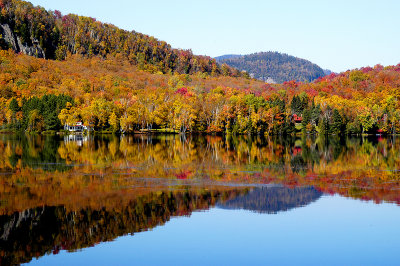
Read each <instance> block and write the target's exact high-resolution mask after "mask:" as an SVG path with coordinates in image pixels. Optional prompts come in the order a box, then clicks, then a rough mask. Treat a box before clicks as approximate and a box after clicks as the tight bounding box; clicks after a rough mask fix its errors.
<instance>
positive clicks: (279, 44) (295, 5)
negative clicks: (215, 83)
mask: <svg viewBox="0 0 400 266" xmlns="http://www.w3.org/2000/svg"><path fill="white" fill-rule="evenodd" d="M30 2H31V3H33V4H34V5H40V6H42V7H44V8H46V9H50V10H59V11H61V12H62V13H63V14H68V13H74V14H78V15H84V16H90V17H94V18H96V19H97V20H99V21H102V22H107V23H111V24H114V25H115V26H118V27H120V28H123V29H126V30H135V31H137V32H141V33H144V34H148V35H151V36H154V37H156V38H157V39H159V40H163V41H166V42H168V43H169V44H171V46H172V47H173V48H181V49H192V51H193V53H195V54H200V55H209V56H212V57H215V56H219V55H224V54H250V53H255V52H261V51H278V52H282V53H287V54H290V55H294V56H296V57H300V58H304V59H307V60H310V61H311V62H313V63H316V64H318V65H319V66H320V67H322V68H324V69H330V70H332V71H335V72H341V71H346V70H348V69H354V68H359V67H363V66H374V65H376V64H382V65H395V64H398V63H400V15H399V11H400V1H398V0H379V1H378V0H373V1H372V0H363V1H358V0H337V1H324V0H315V1H314V0H302V1H300V0H279V1H278V0H275V1H269V0H264V1H257V0H247V1H243V0H202V1H188V0H170V1H167V0H153V1H145V0H140V1H136V0H113V1H110V0H107V1H106V0H68V1H55V0H31V1H30Z"/></svg>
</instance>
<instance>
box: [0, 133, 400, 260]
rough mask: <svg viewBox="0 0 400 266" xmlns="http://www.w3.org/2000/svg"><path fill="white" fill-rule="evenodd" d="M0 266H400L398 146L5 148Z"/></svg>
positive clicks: (24, 143) (64, 140)
mask: <svg viewBox="0 0 400 266" xmlns="http://www.w3.org/2000/svg"><path fill="white" fill-rule="evenodd" d="M0 158H1V159H0V255H1V260H0V264H1V265H8V264H19V263H31V264H45V265H124V264H136V265H159V264H163V265H165V264H167V265H203V264H214V265H233V264H238V265H243V264H263V265H265V264H272V265H299V264H300V265H399V263H400V262H399V259H398V258H399V256H398V250H399V248H400V240H399V239H400V227H399V226H398V225H399V224H400V207H399V206H398V205H399V203H400V190H399V189H400V172H399V169H400V167H399V166H400V141H399V140H398V139H395V138H382V137H371V138H347V139H337V138H333V137H332V138H329V139H322V138H316V139H315V138H303V139H301V138H294V137H293V138H270V139H266V138H257V137H253V138H251V137H245V136H239V137H210V136H208V137H201V136H196V137H185V138H182V137H180V136H178V135H175V136H174V135H169V136H130V137H112V136H110V137H82V136H67V137H40V136H16V135H0Z"/></svg>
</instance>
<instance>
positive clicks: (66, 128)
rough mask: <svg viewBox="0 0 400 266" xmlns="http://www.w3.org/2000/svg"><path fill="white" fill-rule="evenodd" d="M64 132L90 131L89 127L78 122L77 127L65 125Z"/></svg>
mask: <svg viewBox="0 0 400 266" xmlns="http://www.w3.org/2000/svg"><path fill="white" fill-rule="evenodd" d="M64 130H68V131H71V132H83V131H84V130H89V128H88V127H87V126H85V125H84V124H83V123H82V122H76V123H75V125H69V124H65V125H64Z"/></svg>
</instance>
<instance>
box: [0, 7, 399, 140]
mask: <svg viewBox="0 0 400 266" xmlns="http://www.w3.org/2000/svg"><path fill="white" fill-rule="evenodd" d="M0 6H1V16H0V21H1V23H2V26H1V28H2V32H3V33H2V39H1V41H2V43H1V46H2V48H3V50H1V51H0V106H1V108H0V125H1V128H2V130H3V131H28V132H43V131H54V132H56V131H60V130H62V129H63V128H64V125H75V124H77V123H78V122H82V123H83V124H84V125H85V126H86V128H87V130H89V131H91V130H94V131H96V132H109V133H111V132H114V133H124V134H127V133H144V132H174V133H179V132H180V133H189V132H192V133H209V134H221V133H224V134H230V133H233V134H261V135H290V134H296V133H298V134H323V135H327V134H335V135H352V134H363V133H364V134H365V133H371V134H396V133H397V132H399V130H400V102H399V97H400V92H399V91H400V90H399V87H400V65H397V66H386V67H384V66H381V65H376V66H374V67H365V68H361V69H355V70H351V71H346V72H343V73H339V74H334V73H332V74H330V75H328V76H325V77H322V78H318V79H317V80H315V81H312V82H305V83H304V82H296V81H288V82H284V83H282V84H268V83H264V82H263V81H259V80H255V79H251V78H249V76H248V75H247V73H246V72H240V71H238V70H236V69H234V68H231V67H228V66H227V65H220V64H218V63H217V62H216V61H215V59H212V58H209V57H204V56H195V55H193V54H192V53H191V51H185V50H177V49H172V48H171V47H170V46H169V45H168V44H166V43H165V42H161V41H158V40H156V39H155V38H153V37H149V36H147V35H143V34H140V33H136V32H127V31H124V30H120V29H118V28H117V27H115V26H112V25H109V24H104V23H101V22H98V21H96V20H95V19H92V18H87V17H81V16H76V15H65V16H63V15H62V14H61V13H60V12H58V11H46V10H45V9H43V8H41V7H34V6H33V5H31V4H30V3H27V2H24V1H19V0H12V1H11V0H2V1H1V2H0Z"/></svg>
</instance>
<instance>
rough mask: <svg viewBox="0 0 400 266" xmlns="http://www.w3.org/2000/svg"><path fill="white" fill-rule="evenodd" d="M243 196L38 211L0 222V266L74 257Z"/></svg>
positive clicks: (208, 194) (212, 194)
mask: <svg viewBox="0 0 400 266" xmlns="http://www.w3.org/2000/svg"><path fill="white" fill-rule="evenodd" d="M245 192H246V190H238V189H221V188H220V189H218V190H208V189H202V190H186V191H174V192H171V191H170V192H162V191H160V192H157V193H151V192H150V193H147V194H145V195H141V196H138V197H136V198H134V199H132V200H130V201H129V202H127V203H126V204H124V205H121V204H120V201H116V202H115V204H114V206H113V207H110V206H108V207H102V208H92V207H90V206H87V207H86V208H82V209H68V208H66V207H65V206H53V207H47V206H41V207H36V208H33V209H27V210H24V211H21V212H15V213H13V214H10V215H2V216H0V252H1V258H0V264H1V265H15V264H19V263H24V262H29V261H30V260H31V259H32V258H34V257H36V258H38V257H40V256H43V255H45V254H50V253H53V254H57V253H58V252H59V251H60V250H69V251H74V250H78V249H82V248H85V247H89V246H94V245H95V244H97V243H100V242H104V241H110V240H113V239H115V238H116V237H118V236H122V235H126V234H133V233H136V232H141V231H145V230H148V229H151V228H153V227H155V226H158V225H162V224H164V223H165V222H167V221H169V219H170V218H171V217H173V216H182V215H190V214H191V213H192V212H193V211H195V210H205V209H208V208H209V207H211V206H214V205H215V203H216V202H217V201H222V202H224V201H226V200H228V199H231V198H234V197H236V196H237V195H239V194H240V193H245Z"/></svg>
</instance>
